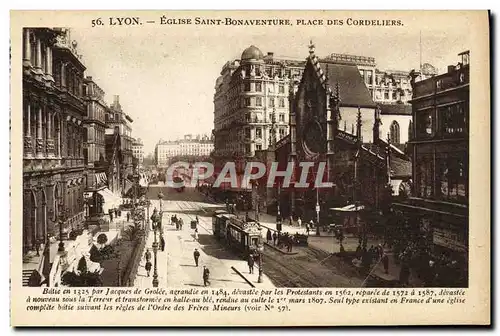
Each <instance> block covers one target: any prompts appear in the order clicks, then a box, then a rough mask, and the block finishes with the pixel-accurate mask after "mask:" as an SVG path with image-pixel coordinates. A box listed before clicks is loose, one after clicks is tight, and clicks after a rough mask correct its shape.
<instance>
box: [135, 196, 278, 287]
mask: <svg viewBox="0 0 500 336" xmlns="http://www.w3.org/2000/svg"><path fill="white" fill-rule="evenodd" d="M160 191H162V192H163V194H164V195H165V198H164V199H163V200H162V205H161V206H160V201H159V200H158V199H157V198H158V193H159V192H160ZM148 197H149V198H150V199H152V205H151V208H150V215H151V213H152V211H153V209H155V208H156V209H158V210H160V207H161V209H162V210H163V228H164V238H165V251H163V252H162V251H160V250H159V251H158V254H157V269H158V280H159V287H186V286H203V277H202V273H203V266H206V267H208V269H209V270H210V283H211V284H210V285H211V286H213V287H227V288H241V287H249V288H250V285H249V284H248V283H247V282H246V281H245V280H244V279H243V278H242V277H241V276H240V275H238V274H237V273H236V272H235V271H233V269H232V267H234V268H235V269H237V270H238V271H239V272H240V273H241V274H242V275H243V276H244V277H246V278H247V279H248V280H249V281H250V282H251V283H253V285H254V286H255V287H257V288H259V287H261V288H264V287H274V285H273V283H272V282H271V280H270V279H269V278H268V277H267V276H265V275H264V276H263V282H262V283H257V279H258V270H257V269H256V270H255V273H254V274H249V269H248V266H247V263H246V261H245V260H242V259H240V258H238V257H236V256H235V255H233V253H232V252H231V251H228V250H226V249H225V248H224V247H223V246H220V245H219V244H218V243H217V242H216V240H215V238H214V237H213V236H212V219H211V212H210V208H211V207H212V208H213V207H215V206H216V205H214V204H209V203H204V202H203V198H202V195H200V194H198V193H197V192H196V191H194V189H186V191H185V192H181V193H179V192H177V191H175V190H173V189H170V188H167V187H157V186H156V187H155V186H150V188H149V191H148ZM174 214H175V215H177V217H179V218H182V220H183V221H184V226H183V228H182V230H176V228H175V225H171V224H170V217H171V216H172V215H174ZM196 216H198V218H199V226H198V227H199V229H198V231H199V235H198V241H195V240H194V232H193V230H191V228H190V222H191V221H192V220H194V219H195V218H196ZM153 241H154V233H153V232H152V231H151V232H150V233H149V236H148V241H147V244H146V247H147V248H149V249H150V251H151V252H152V248H151V246H152V243H153ZM195 248H197V249H198V250H199V252H200V259H199V266H198V267H196V266H195V262H194V258H193V251H194V249H195ZM153 260H154V256H153V258H152V263H153V264H154V262H153ZM145 263H146V261H145V258H144V257H143V260H142V261H141V263H140V265H139V269H138V274H137V277H136V281H135V286H136V287H152V280H153V270H152V271H151V274H150V277H147V276H146V270H145V268H144V266H145Z"/></svg>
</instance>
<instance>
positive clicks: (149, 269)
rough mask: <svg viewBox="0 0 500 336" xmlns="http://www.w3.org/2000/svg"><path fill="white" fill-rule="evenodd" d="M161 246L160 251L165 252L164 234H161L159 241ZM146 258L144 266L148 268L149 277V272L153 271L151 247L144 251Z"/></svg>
mask: <svg viewBox="0 0 500 336" xmlns="http://www.w3.org/2000/svg"><path fill="white" fill-rule="evenodd" d="M159 245H160V246H159V248H160V251H162V252H164V251H165V239H164V238H163V235H162V234H161V235H160V241H159ZM144 258H145V259H146V264H145V265H144V268H145V269H146V274H147V276H148V277H149V274H150V273H151V266H152V264H151V251H150V250H149V248H147V249H146V253H144Z"/></svg>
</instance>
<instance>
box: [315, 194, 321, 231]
mask: <svg viewBox="0 0 500 336" xmlns="http://www.w3.org/2000/svg"><path fill="white" fill-rule="evenodd" d="M319 210H320V207H319V189H318V188H316V236H320V235H321V233H320V232H319Z"/></svg>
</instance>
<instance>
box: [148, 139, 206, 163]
mask: <svg viewBox="0 0 500 336" xmlns="http://www.w3.org/2000/svg"><path fill="white" fill-rule="evenodd" d="M213 150H214V143H213V140H212V139H211V138H210V137H209V136H208V135H203V136H200V135H198V136H196V137H193V136H192V135H191V134H187V135H184V138H183V139H181V140H173V141H160V142H158V144H156V147H155V161H156V164H157V165H158V166H159V167H165V166H167V165H168V164H169V163H171V160H172V159H173V158H176V157H181V156H184V157H192V158H200V157H208V156H210V155H211V153H212V151H213Z"/></svg>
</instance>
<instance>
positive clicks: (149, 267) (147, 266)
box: [145, 261, 151, 276]
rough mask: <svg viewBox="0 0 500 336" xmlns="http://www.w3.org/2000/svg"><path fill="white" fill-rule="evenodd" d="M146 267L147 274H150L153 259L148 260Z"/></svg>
mask: <svg viewBox="0 0 500 336" xmlns="http://www.w3.org/2000/svg"><path fill="white" fill-rule="evenodd" d="M145 268H146V272H147V274H148V276H149V273H150V272H151V261H146V266H145Z"/></svg>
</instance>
